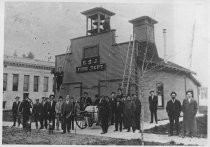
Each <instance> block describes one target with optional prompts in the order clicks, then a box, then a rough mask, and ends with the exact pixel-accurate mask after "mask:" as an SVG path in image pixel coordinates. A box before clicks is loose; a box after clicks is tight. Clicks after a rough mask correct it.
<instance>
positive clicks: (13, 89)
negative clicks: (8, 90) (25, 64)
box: [12, 74, 19, 91]
mask: <svg viewBox="0 0 210 147" xmlns="http://www.w3.org/2000/svg"><path fill="white" fill-rule="evenodd" d="M15 76H17V88H16V90H15V88H14V77H15ZM18 84H19V74H13V79H12V91H18Z"/></svg>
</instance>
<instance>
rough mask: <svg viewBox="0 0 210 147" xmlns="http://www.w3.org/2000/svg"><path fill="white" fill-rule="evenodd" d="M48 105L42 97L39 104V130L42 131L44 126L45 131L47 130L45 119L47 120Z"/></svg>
mask: <svg viewBox="0 0 210 147" xmlns="http://www.w3.org/2000/svg"><path fill="white" fill-rule="evenodd" d="M47 107H48V105H47V101H46V98H45V97H42V103H41V109H40V113H41V116H40V123H41V127H40V129H43V128H44V126H45V129H47V119H48V115H47V112H48V108H47Z"/></svg>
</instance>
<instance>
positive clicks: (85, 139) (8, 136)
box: [2, 127, 183, 146]
mask: <svg viewBox="0 0 210 147" xmlns="http://www.w3.org/2000/svg"><path fill="white" fill-rule="evenodd" d="M2 135H3V136H2V144H42V145H44V144H48V145H51V144H55V145H141V144H142V142H141V140H140V139H131V140H126V139H116V138H109V137H101V136H91V135H81V134H74V133H66V134H61V133H60V132H54V134H49V133H48V131H46V130H41V131H40V130H32V132H31V133H30V132H25V131H23V130H22V129H19V128H11V127H3V134H2ZM145 145H161V146H163V145H183V144H176V143H175V142H168V143H165V144H163V143H158V142H145Z"/></svg>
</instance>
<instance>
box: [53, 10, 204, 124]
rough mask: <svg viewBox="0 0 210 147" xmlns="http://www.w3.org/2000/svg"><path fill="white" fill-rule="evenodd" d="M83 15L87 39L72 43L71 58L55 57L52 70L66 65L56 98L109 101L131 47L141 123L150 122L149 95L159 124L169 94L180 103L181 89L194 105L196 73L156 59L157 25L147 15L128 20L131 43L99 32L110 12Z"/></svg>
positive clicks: (132, 90)
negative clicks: (154, 99) (106, 98)
mask: <svg viewBox="0 0 210 147" xmlns="http://www.w3.org/2000/svg"><path fill="white" fill-rule="evenodd" d="M82 14H84V15H85V16H86V20H87V21H86V36H82V37H78V38H74V39H71V53H70V54H68V55H65V54H62V55H57V56H56V61H55V68H56V69H58V68H59V67H63V63H64V60H65V61H66V64H65V66H64V69H63V70H64V78H63V86H62V88H61V91H60V92H59V95H62V96H63V97H65V96H66V95H67V94H70V95H71V96H73V97H75V98H76V99H77V98H79V97H80V96H82V95H83V92H85V91H86V92H88V93H89V96H90V97H91V98H92V100H93V101H94V96H95V94H98V95H106V96H110V94H111V92H112V91H114V92H117V89H118V88H119V87H121V84H122V79H123V73H124V68H125V63H126V57H127V50H128V48H132V47H134V56H133V62H132V66H131V67H132V74H131V75H132V76H131V77H132V78H131V81H130V88H129V93H130V94H133V93H137V94H138V96H139V99H140V100H141V103H142V106H144V120H145V121H149V119H150V112H149V102H148V96H149V91H150V90H154V91H155V92H156V94H157V95H158V119H166V118H167V114H166V110H165V107H166V103H167V101H168V100H169V99H170V93H171V92H172V91H175V92H176V93H177V98H178V99H179V100H180V101H181V102H182V101H183V99H184V98H185V93H186V90H188V89H192V90H193V91H194V96H195V99H196V100H198V87H199V86H200V83H199V82H198V81H197V80H196V79H195V78H194V77H193V74H195V73H194V72H192V71H190V70H188V69H186V68H183V67H181V66H179V65H177V64H175V63H172V62H169V61H168V62H165V61H164V60H163V59H162V58H160V57H159V56H158V50H157V48H156V45H155V36H154V24H156V23H157V21H155V20H154V19H152V18H150V17H148V16H143V17H139V18H137V19H133V20H131V21H129V22H130V23H132V24H133V36H135V39H134V40H133V41H131V42H130V41H129V42H124V43H116V42H115V31H116V30H113V29H111V28H110V29H109V30H105V29H103V28H106V27H104V26H103V25H104V24H106V23H105V21H106V19H105V20H104V18H107V17H108V18H109V20H110V17H111V16H113V15H114V13H113V12H110V11H108V10H106V9H104V8H93V9H90V10H87V11H84V12H82ZM129 54H130V53H129ZM128 57H131V56H128ZM142 67H143V68H142ZM142 73H144V74H142ZM142 83H143V84H142ZM142 89H143V90H142ZM142 92H143V95H142Z"/></svg>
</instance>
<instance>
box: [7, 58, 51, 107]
mask: <svg viewBox="0 0 210 147" xmlns="http://www.w3.org/2000/svg"><path fill="white" fill-rule="evenodd" d="M54 67H55V64H54V62H46V61H40V60H36V59H28V58H20V57H13V56H7V55H4V69H3V109H7V110H9V109H11V108H12V103H13V101H14V100H15V97H16V96H19V97H20V100H22V99H23V97H24V96H26V95H28V96H29V98H31V99H32V100H33V102H35V99H38V98H39V99H41V98H42V97H48V96H49V95H50V94H53V83H54V82H53V75H52V74H51V70H52V69H53V68H54Z"/></svg>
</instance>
